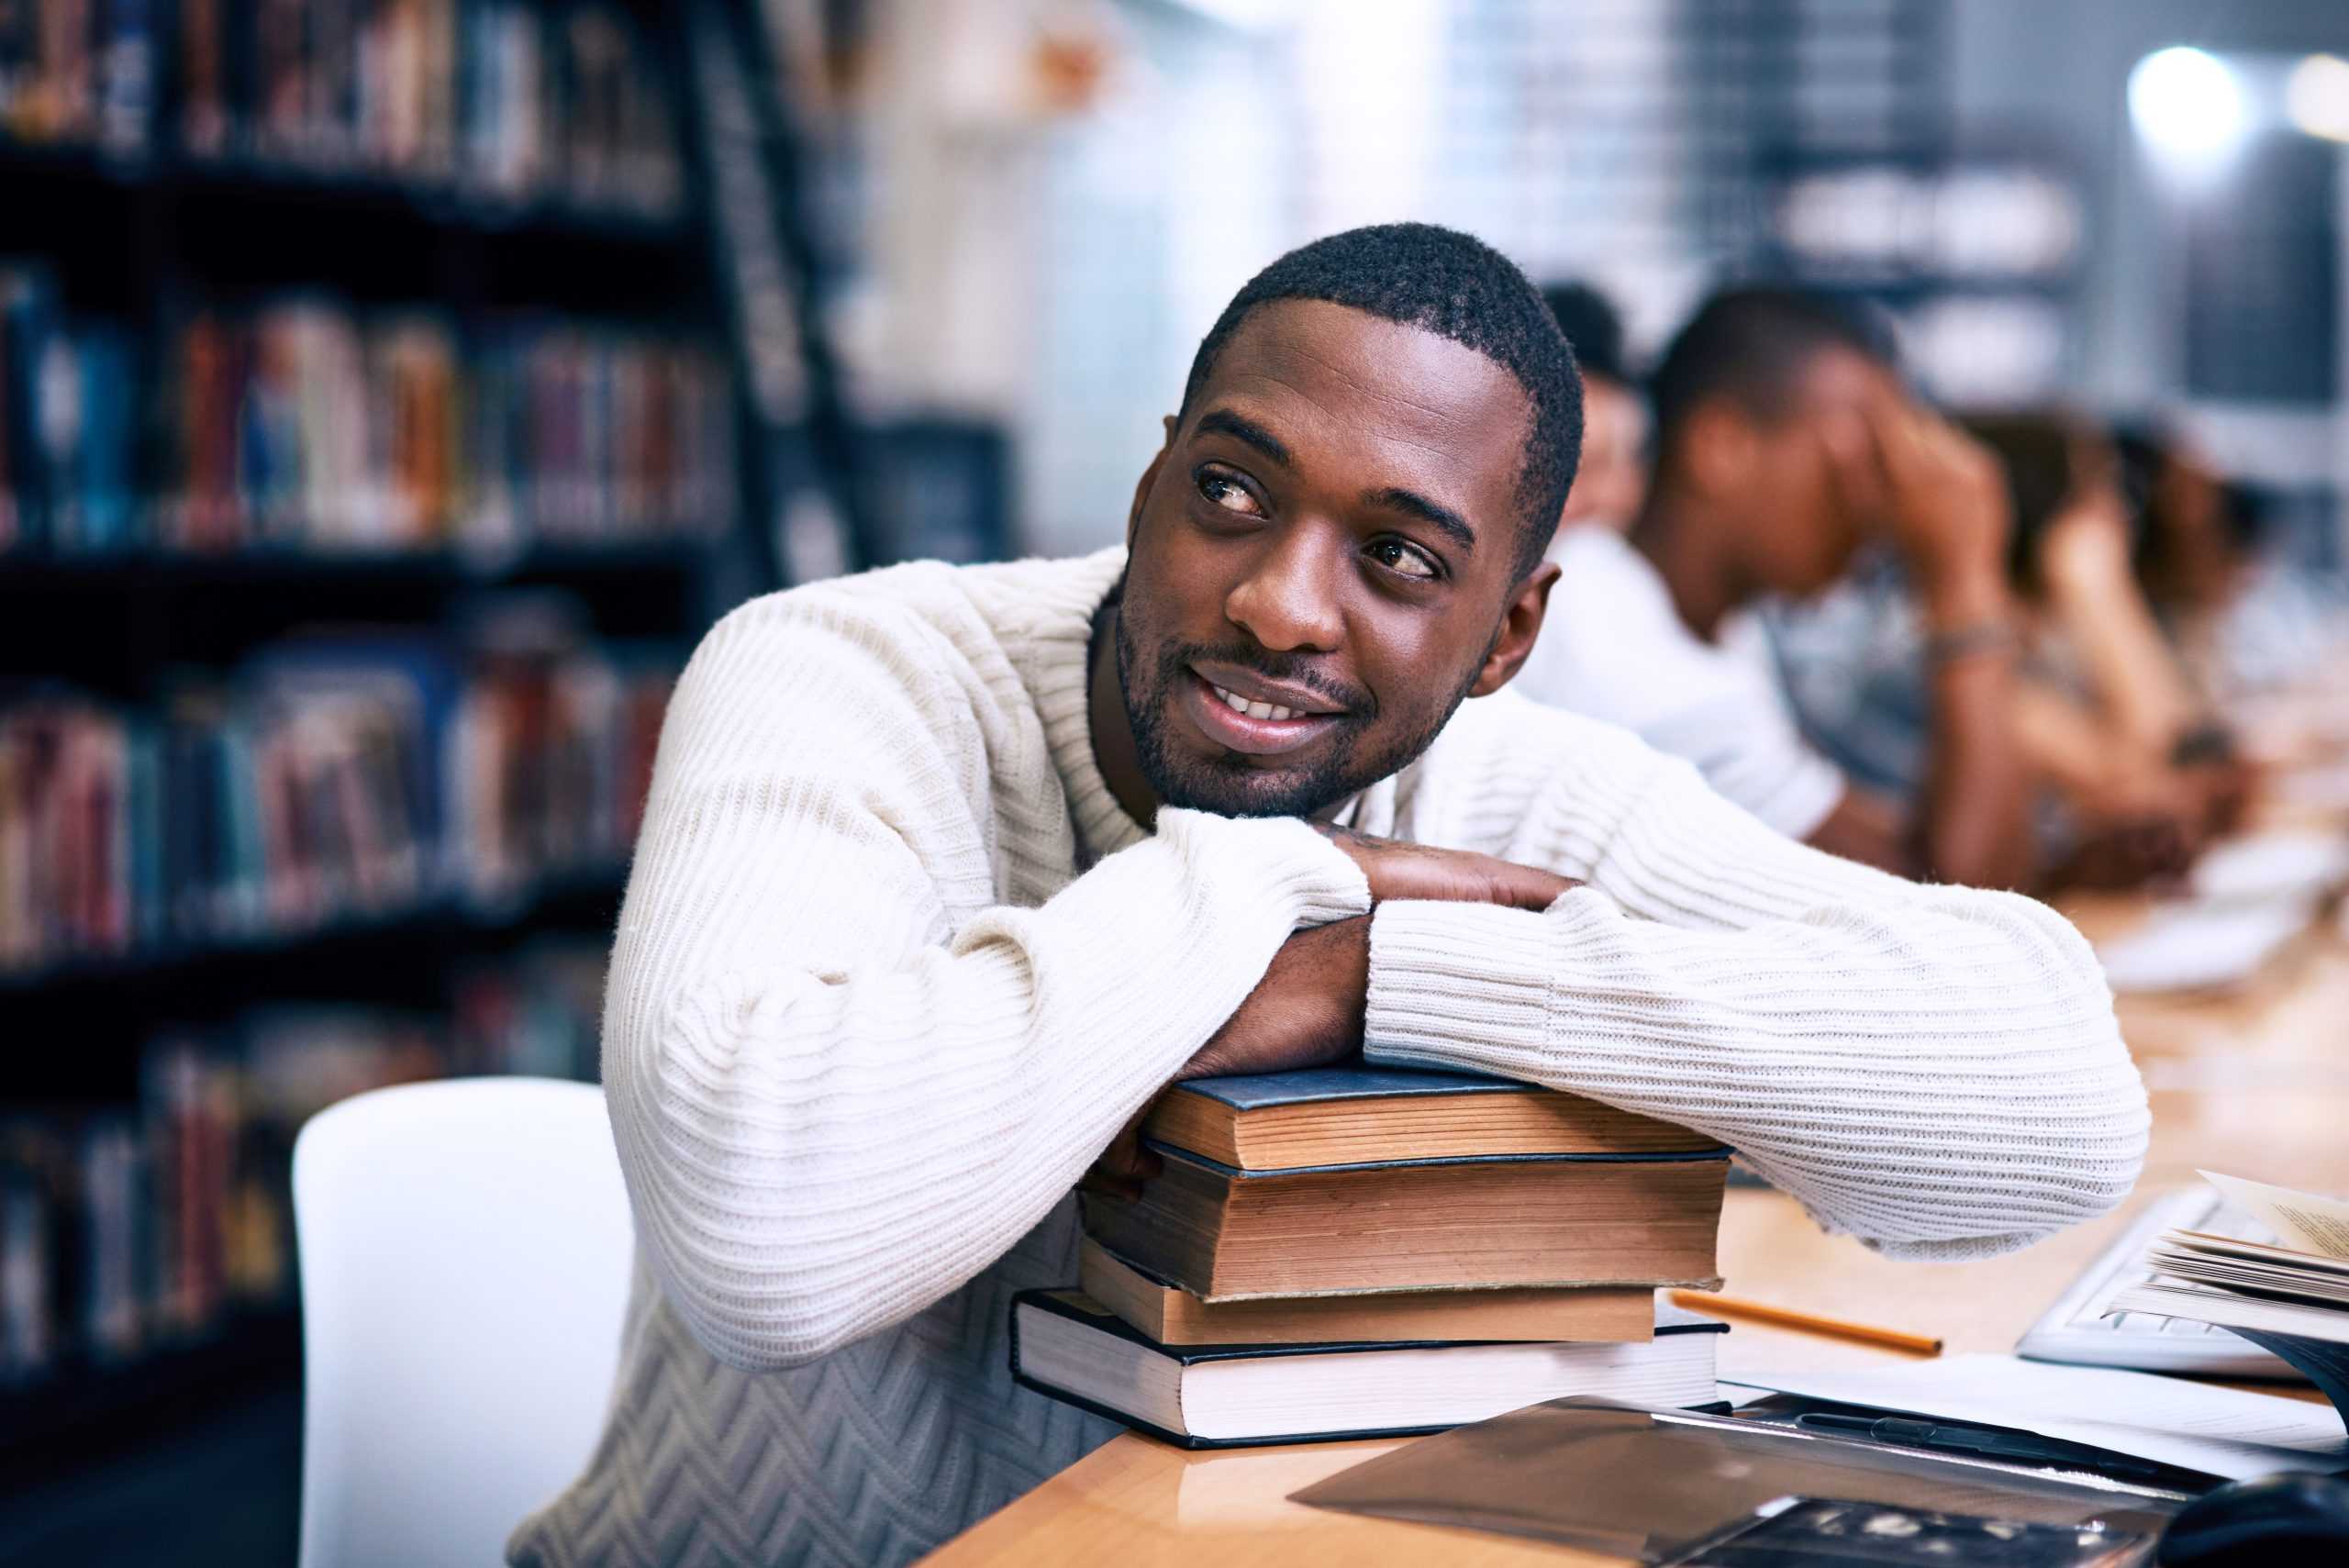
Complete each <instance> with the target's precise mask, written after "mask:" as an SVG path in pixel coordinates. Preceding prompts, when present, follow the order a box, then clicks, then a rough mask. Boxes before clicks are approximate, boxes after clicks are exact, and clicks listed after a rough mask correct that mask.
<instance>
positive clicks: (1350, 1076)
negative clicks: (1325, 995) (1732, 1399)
mask: <svg viewBox="0 0 2349 1568" xmlns="http://www.w3.org/2000/svg"><path fill="white" fill-rule="evenodd" d="M1145 1140H1146V1141H1147V1142H1148V1143H1149V1144H1150V1145H1151V1146H1152V1148H1153V1149H1155V1150H1156V1151H1157V1152H1158V1153H1159V1155H1160V1157H1161V1160H1162V1162H1163V1168H1162V1170H1161V1172H1160V1173H1159V1174H1158V1175H1156V1176H1155V1177H1153V1178H1152V1179H1151V1180H1150V1181H1149V1182H1147V1183H1145V1184H1143V1186H1142V1189H1141V1195H1139V1196H1138V1197H1135V1198H1130V1199H1129V1198H1122V1197H1113V1196H1109V1195H1103V1194H1097V1193H1086V1194H1085V1195H1084V1209H1085V1229H1086V1230H1087V1232H1088V1233H1089V1234H1090V1235H1092V1237H1093V1238H1094V1239H1095V1240H1097V1241H1098V1242H1100V1243H1101V1244H1102V1245H1103V1246H1105V1247H1107V1248H1108V1249H1109V1250H1110V1251H1113V1252H1115V1253H1117V1254H1118V1255H1119V1256H1120V1257H1122V1258H1125V1259H1127V1260H1128V1261H1130V1262H1133V1263H1136V1264H1139V1265H1140V1266H1141V1267H1142V1268H1143V1269H1146V1270H1148V1271H1149V1272H1150V1273H1153V1274H1155V1275H1157V1276H1158V1277H1159V1278H1161V1279H1163V1280H1166V1281H1168V1282H1169V1283H1171V1284H1176V1285H1179V1286H1181V1287H1182V1288H1183V1289H1185V1290H1186V1291H1188V1292H1190V1293H1191V1294H1193V1295H1195V1296H1200V1297H1202V1298H1204V1299H1205V1300H1207V1301H1208V1302H1210V1303H1216V1302H1224V1301H1234V1300H1240V1299H1244V1298H1247V1297H1252V1296H1338V1295H1348V1294H1354V1293H1362V1292H1374V1291H1421V1290H1492V1289H1523V1288H1540V1287H1553V1286H1567V1285H1659V1284H1679V1285H1694V1284H1712V1283H1717V1273H1716V1270H1715V1267H1714V1261H1713V1260H1714V1239H1715V1231H1716V1230H1717V1229H1718V1227H1719V1223H1720V1207H1721V1195H1722V1188H1723V1184H1724V1181H1725V1176H1726V1173H1727V1170H1728V1164H1729V1151H1728V1150H1726V1149H1724V1148H1721V1147H1720V1145H1718V1144H1716V1143H1713V1142H1712V1141H1711V1140H1708V1139H1705V1138H1703V1137H1701V1136H1699V1135H1697V1134H1694V1133H1691V1132H1689V1131H1687V1129H1680V1128H1675V1127H1671V1126H1669V1125H1667V1124H1664V1123H1661V1122H1656V1121H1653V1120H1652V1119H1650V1118H1642V1117H1633V1116H1628V1115H1626V1114H1625V1113H1623V1112H1620V1111H1617V1110H1614V1109H1612V1108H1611V1107H1608V1106H1599V1105H1597V1104H1595V1103H1593V1102H1589V1101H1583V1100H1577V1099H1576V1098H1575V1096H1571V1095H1556V1094H1552V1093H1548V1092H1545V1091H1539V1090H1532V1089H1525V1088H1520V1087H1516V1086H1513V1085H1503V1084H1495V1083H1494V1082H1493V1081H1492V1080H1488V1079H1485V1078H1481V1077H1475V1076H1471V1075H1467V1074H1456V1073H1424V1074H1422V1073H1412V1072H1409V1071H1400V1070H1380V1069H1365V1068H1353V1067H1338V1068H1323V1069H1316V1070H1314V1071H1311V1072H1307V1073H1283V1074H1274V1075H1268V1076H1267V1075H1258V1076H1251V1077H1235V1078H1225V1079H1215V1080H1200V1081H1196V1082H1193V1083H1190V1084H1181V1085H1177V1086H1176V1087H1175V1089H1174V1090H1173V1091H1172V1092H1170V1093H1169V1094H1168V1095H1166V1096H1165V1097H1164V1098H1163V1100H1162V1101H1161V1102H1160V1104H1159V1106H1157V1107H1156V1108H1155V1109H1154V1110H1153V1112H1152V1116H1151V1118H1149V1120H1148V1121H1147V1122H1146V1124H1145ZM1208 1151H1214V1152H1208ZM1242 1162H1245V1163H1242Z"/></svg>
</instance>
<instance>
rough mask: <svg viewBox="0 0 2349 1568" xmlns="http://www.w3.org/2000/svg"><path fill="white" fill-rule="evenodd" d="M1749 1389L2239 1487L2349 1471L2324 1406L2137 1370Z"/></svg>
mask: <svg viewBox="0 0 2349 1568" xmlns="http://www.w3.org/2000/svg"><path fill="white" fill-rule="evenodd" d="M1742 1381H1743V1382H1745V1383H1747V1384H1750V1385H1754V1386H1757V1387H1763V1388H1771V1389H1776V1390H1777V1391H1778V1392H1780V1393H1784V1394H1800V1395H1804V1396H1809V1397H1810V1398H1813V1399H1832V1400H1836V1401H1838V1402H1840V1403H1843V1404H1851V1405H1870V1406H1876V1407H1880V1408H1884V1409H1889V1410H1899V1411H1903V1412H1906V1413H1909V1414H1913V1415H1920V1416H1939V1417H1942V1418H1945V1419H1948V1420H1954V1421H1979V1422H1981V1423H1983V1424H1984V1425H1986V1426H1997V1427H2018V1428H2021V1429H2024V1430H2027V1431H2032V1432H2037V1433H2038V1434H2039V1435H2040V1436H2042V1437H2047V1438H2064V1439H2067V1440H2071V1441H2073V1442H2083V1443H2093V1444H2095V1445H2096V1446H2097V1447H2099V1448H2106V1449H2110V1450H2112V1451H2115V1452H2117V1453H2126V1454H2133V1455H2135V1456H2136V1457H2138V1458H2139V1459H2150V1460H2153V1461H2154V1462H2157V1463H2162V1464H2178V1465H2184V1466H2185V1467H2186V1468H2188V1469H2189V1470H2201V1471H2207V1472H2209V1473H2211V1474H2213V1475H2223V1476H2226V1477H2228V1478H2229V1479H2230V1480H2236V1481H2241V1480H2247V1479H2249V1478H2250V1477H2252V1476H2255V1475H2270V1474H2274V1473H2276V1472H2277V1471H2283V1470H2318V1471H2330V1470H2335V1469H2339V1468H2341V1467H2343V1465H2349V1437H2344V1435H2343V1432H2342V1427H2341V1418H2340V1416H2338V1415H2337V1414H2335V1413H2334V1411H2333V1409H2332V1407H2331V1406H2329V1405H2311V1404H2307V1403H2303V1402H2302V1401H2299V1400H2297V1399H2282V1398H2278V1397H2277V1396H2275V1395H2272V1394H2245V1393H2243V1392H2242V1391H2240V1390H2238V1389H2232V1388H2218V1387H2214V1386H2212V1385H2209V1384H2203V1383H2189V1382H2187V1381H2185V1380H2184V1379H2181V1378H2174V1377H2155V1376H2154V1375H2152V1374H2151V1373H2142V1372H2119V1371H2115V1370H2113V1369H2111V1368H2109V1367H2091V1366H2055V1365H2051V1364H2049V1363H2046V1362H2027V1361H2019V1360H2017V1359H2016V1358H2015V1357H2013V1356H1951V1357H1949V1358H1947V1359H1945V1360H1941V1361H1931V1362H1909V1363H1908V1364H1906V1365H1899V1366H1890V1365H1887V1367H1885V1368H1884V1369H1883V1370H1881V1371H1867V1372H1854V1371H1852V1370H1849V1369H1843V1370H1839V1371H1832V1372H1826V1371H1821V1372H1790V1373H1768V1374H1766V1375H1761V1374H1757V1375H1751V1376H1746V1377H1743V1378H1742Z"/></svg>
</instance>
